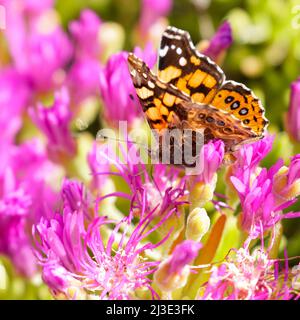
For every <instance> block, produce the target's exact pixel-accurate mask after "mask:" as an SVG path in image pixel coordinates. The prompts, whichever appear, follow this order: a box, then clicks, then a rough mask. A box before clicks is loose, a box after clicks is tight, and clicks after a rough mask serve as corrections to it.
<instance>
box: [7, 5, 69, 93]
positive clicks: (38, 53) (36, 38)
mask: <svg viewBox="0 0 300 320" xmlns="http://www.w3.org/2000/svg"><path fill="white" fill-rule="evenodd" d="M51 3H52V2H51V1H49V0H47V1H44V2H43V4H40V5H37V4H35V5H34V4H33V1H26V2H23V1H18V0H11V1H4V6H5V8H6V17H7V21H6V22H7V23H6V24H7V27H6V30H5V35H6V39H7V41H8V47H9V51H10V54H11V56H12V60H13V63H14V66H15V68H16V69H17V70H18V71H19V72H21V73H22V74H23V75H25V76H26V77H27V78H28V81H30V85H31V88H32V89H34V90H37V91H42V92H45V91H48V90H51V89H53V88H57V87H58V86H60V85H61V84H62V82H63V81H64V72H63V69H64V68H65V67H66V65H67V64H68V63H69V61H70V59H71V56H72V45H71V42H70V41H69V39H68V37H67V35H66V33H65V32H64V31H63V29H62V28H61V27H60V26H59V25H53V22H52V21H51V22H52V24H51V23H49V21H47V22H48V24H46V23H45V21H43V23H41V19H50V18H49V17H46V16H43V14H44V13H45V10H46V9H47V8H49V6H50V5H51ZM42 16H43V17H42ZM41 25H43V26H44V28H42V27H41ZM46 25H47V26H48V28H47V30H45V26H46Z"/></svg>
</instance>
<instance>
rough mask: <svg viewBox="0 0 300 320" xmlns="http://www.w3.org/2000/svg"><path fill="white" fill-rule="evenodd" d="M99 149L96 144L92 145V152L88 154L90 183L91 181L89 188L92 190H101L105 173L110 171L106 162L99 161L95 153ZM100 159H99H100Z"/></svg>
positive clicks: (105, 177)
mask: <svg viewBox="0 0 300 320" xmlns="http://www.w3.org/2000/svg"><path fill="white" fill-rule="evenodd" d="M98 150H99V147H98V146H97V143H94V144H93V147H92V150H91V151H90V152H89V154H88V159H87V160H88V164H89V167H90V169H91V175H92V181H91V188H92V190H98V191H99V190H102V188H103V186H104V185H105V182H106V181H107V177H108V176H107V175H105V174H104V173H105V172H109V171H110V164H109V162H108V161H106V162H103V159H102V161H99V158H98V155H97V151H98ZM100 159H101V158H100Z"/></svg>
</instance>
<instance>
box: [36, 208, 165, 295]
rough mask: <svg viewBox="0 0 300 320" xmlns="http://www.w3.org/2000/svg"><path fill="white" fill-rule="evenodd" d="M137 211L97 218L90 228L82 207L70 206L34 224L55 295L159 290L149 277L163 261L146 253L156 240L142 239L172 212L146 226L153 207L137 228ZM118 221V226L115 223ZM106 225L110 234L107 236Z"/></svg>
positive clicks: (44, 268) (39, 254) (45, 274)
mask: <svg viewBox="0 0 300 320" xmlns="http://www.w3.org/2000/svg"><path fill="white" fill-rule="evenodd" d="M132 217H133V216H132V214H130V215H129V217H127V218H124V219H123V220H122V221H119V222H116V221H112V220H108V219H107V218H106V217H103V216H102V217H98V218H95V219H94V220H93V221H92V222H91V223H90V224H89V225H88V227H87V228H86V227H85V224H86V221H85V219H84V214H83V212H82V210H81V209H79V210H76V211H73V212H71V211H69V210H68V211H66V210H64V211H63V212H62V213H61V214H56V215H55V216H54V218H53V219H49V220H47V219H44V218H42V219H41V221H40V223H39V224H37V225H36V226H35V227H34V235H35V237H36V239H37V257H38V259H39V261H40V263H41V265H42V276H43V280H44V281H45V283H46V284H47V285H48V286H49V287H50V289H51V291H52V293H53V295H54V296H55V297H60V296H62V297H65V298H68V299H80V298H87V297H89V296H93V294H94V295H95V296H93V297H94V298H95V297H96V295H97V296H98V298H99V299H112V300H114V299H132V298H134V297H135V293H134V290H136V289H142V288H144V289H148V290H149V292H150V293H151V294H152V296H153V297H155V296H157V295H156V293H155V292H154V290H153V289H152V287H151V280H150V279H149V278H148V276H149V275H151V274H152V273H153V272H154V271H155V269H156V267H157V265H158V264H159V262H158V261H155V262H152V261H150V260H148V259H147V258H146V257H147V255H146V253H145V250H150V251H151V250H152V249H154V248H156V247H157V246H159V245H160V244H161V243H162V242H164V241H165V239H166V238H167V237H168V235H166V237H164V238H163V239H162V240H161V241H159V242H158V243H156V244H153V243H150V242H144V243H143V242H142V241H143V240H144V239H145V238H146V237H147V236H148V235H149V234H151V233H152V232H154V231H155V230H156V229H157V228H159V227H160V226H161V225H162V224H163V223H164V222H165V220H166V219H167V218H168V215H167V216H166V217H165V218H163V219H162V220H161V221H160V222H158V223H156V225H155V226H154V227H150V229H146V227H147V226H149V225H150V223H151V221H152V219H153V212H152V213H150V214H148V215H146V216H144V218H143V219H141V220H140V221H139V222H138V223H137V225H136V226H135V227H134V228H133V229H132V228H131V227H130V226H131V224H132V223H133V221H132ZM111 225H113V227H112V229H111V228H110V226H111ZM104 230H105V234H107V237H104V236H103V233H102V231H104Z"/></svg>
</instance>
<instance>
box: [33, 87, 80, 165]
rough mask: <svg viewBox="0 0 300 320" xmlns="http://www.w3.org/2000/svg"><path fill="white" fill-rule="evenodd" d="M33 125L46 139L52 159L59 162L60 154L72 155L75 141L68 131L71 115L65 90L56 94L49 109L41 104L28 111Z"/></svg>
mask: <svg viewBox="0 0 300 320" xmlns="http://www.w3.org/2000/svg"><path fill="white" fill-rule="evenodd" d="M30 115H31V118H32V120H33V121H34V123H35V124H36V125H37V126H38V127H39V129H40V130H41V131H42V132H43V133H44V134H45V135H46V137H47V139H48V145H47V147H48V151H49V155H50V156H51V157H52V159H55V160H59V157H60V156H61V155H62V154H68V155H74V153H75V151H76V144H75V140H74V138H73V137H72V134H71V131H70V122H71V118H72V114H71V111H70V106H69V94H68V92H67V91H66V90H65V89H62V90H61V91H60V92H57V93H56V95H55V101H54V104H53V105H52V106H51V108H45V107H44V106H43V105H42V104H41V103H39V104H38V105H37V109H36V110H34V109H33V108H31V109H30Z"/></svg>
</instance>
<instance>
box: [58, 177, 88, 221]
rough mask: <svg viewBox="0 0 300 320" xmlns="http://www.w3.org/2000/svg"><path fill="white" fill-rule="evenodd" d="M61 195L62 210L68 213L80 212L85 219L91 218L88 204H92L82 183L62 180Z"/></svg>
mask: <svg viewBox="0 0 300 320" xmlns="http://www.w3.org/2000/svg"><path fill="white" fill-rule="evenodd" d="M61 195H62V201H63V208H64V210H66V211H68V212H75V211H81V212H83V213H84V214H85V217H86V218H87V219H89V218H91V212H92V210H90V203H92V196H91V194H90V193H89V190H88V189H87V188H86V187H85V186H84V184H83V183H80V182H78V181H76V180H68V179H64V181H63V185H62V190H61Z"/></svg>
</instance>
